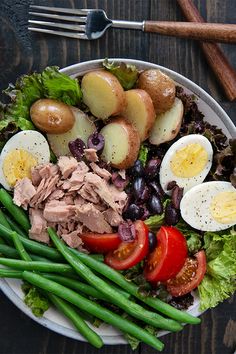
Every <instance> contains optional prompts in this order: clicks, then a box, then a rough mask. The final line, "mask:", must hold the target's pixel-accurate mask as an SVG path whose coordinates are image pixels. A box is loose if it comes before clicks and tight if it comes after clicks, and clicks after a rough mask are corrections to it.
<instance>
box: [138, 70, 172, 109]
mask: <svg viewBox="0 0 236 354" xmlns="http://www.w3.org/2000/svg"><path fill="white" fill-rule="evenodd" d="M137 86H138V88H140V89H142V90H144V91H146V92H147V93H148V94H149V95H150V96H151V99H152V101H153V105H154V108H155V112H156V114H160V113H163V112H165V111H167V110H168V109H170V108H171V107H172V105H173V103H174V100H175V90H176V87H175V82H174V81H173V80H172V79H171V78H170V77H169V76H167V75H166V74H164V73H162V72H161V71H160V70H158V69H149V70H144V71H143V72H142V73H141V74H140V76H139V79H138V83H137Z"/></svg>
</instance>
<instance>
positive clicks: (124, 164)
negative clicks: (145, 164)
mask: <svg viewBox="0 0 236 354" xmlns="http://www.w3.org/2000/svg"><path fill="white" fill-rule="evenodd" d="M101 134H102V135H103V136H104V139H105V145H104V149H103V152H102V155H101V158H102V160H104V161H106V162H110V163H111V165H112V166H113V167H116V168H119V169H126V168H129V167H131V166H132V165H133V164H134V162H135V161H136V160H137V157H138V153H139V148H140V138H139V133H138V131H137V130H136V128H135V127H134V126H133V125H132V124H131V123H129V122H128V121H127V120H126V119H125V118H123V117H117V118H114V119H113V120H111V121H110V123H108V124H107V125H105V127H103V128H102V129H101Z"/></svg>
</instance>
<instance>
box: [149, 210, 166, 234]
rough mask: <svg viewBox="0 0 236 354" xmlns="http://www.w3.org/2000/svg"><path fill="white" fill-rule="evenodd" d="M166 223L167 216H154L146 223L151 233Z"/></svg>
mask: <svg viewBox="0 0 236 354" xmlns="http://www.w3.org/2000/svg"><path fill="white" fill-rule="evenodd" d="M164 221H165V214H164V213H163V214H161V215H153V216H150V217H149V218H148V219H146V220H145V221H144V222H145V224H146V225H147V227H148V228H149V229H150V230H151V231H157V230H158V229H159V228H160V227H161V226H162V225H163V224H164Z"/></svg>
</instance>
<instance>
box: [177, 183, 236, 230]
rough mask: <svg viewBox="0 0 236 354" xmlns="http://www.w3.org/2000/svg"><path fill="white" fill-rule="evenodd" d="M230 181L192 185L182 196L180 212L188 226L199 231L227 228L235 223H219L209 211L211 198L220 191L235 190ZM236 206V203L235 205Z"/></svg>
mask: <svg viewBox="0 0 236 354" xmlns="http://www.w3.org/2000/svg"><path fill="white" fill-rule="evenodd" d="M235 191H236V190H235V188H234V187H233V186H232V184H231V183H230V182H223V181H214V182H205V183H202V184H199V185H197V186H195V187H193V188H192V189H191V190H189V191H188V192H187V193H186V194H185V195H184V196H183V198H182V200H181V203H180V212H181V216H182V218H183V219H184V220H185V221H186V223H188V224H189V225H190V226H192V227H193V228H195V229H197V230H201V231H220V230H225V229H228V228H229V227H231V226H233V225H234V224H235V223H230V224H221V223H219V222H218V221H216V220H215V219H214V218H213V217H212V215H211V211H210V206H211V202H212V199H213V198H214V197H215V196H216V195H217V194H218V193H220V192H235ZM235 208H236V205H235Z"/></svg>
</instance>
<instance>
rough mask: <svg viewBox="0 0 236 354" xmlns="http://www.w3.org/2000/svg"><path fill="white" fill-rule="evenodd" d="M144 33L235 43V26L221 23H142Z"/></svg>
mask: <svg viewBox="0 0 236 354" xmlns="http://www.w3.org/2000/svg"><path fill="white" fill-rule="evenodd" d="M143 25H144V26H143V29H144V32H156V33H159V34H162V35H166V36H174V37H183V38H190V39H198V40H202V41H215V42H222V43H236V25H234V24H221V23H219V24H218V23H193V22H192V23H191V22H171V21H144V23H143Z"/></svg>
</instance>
